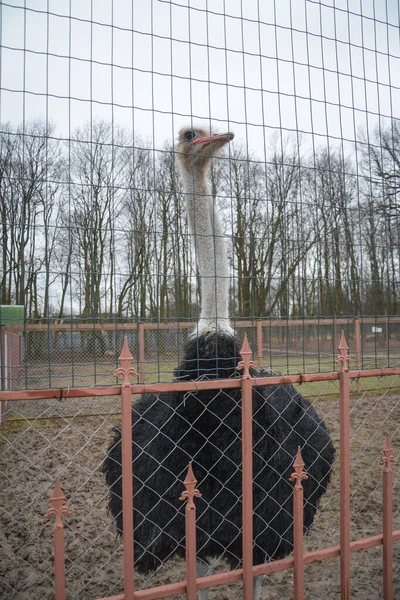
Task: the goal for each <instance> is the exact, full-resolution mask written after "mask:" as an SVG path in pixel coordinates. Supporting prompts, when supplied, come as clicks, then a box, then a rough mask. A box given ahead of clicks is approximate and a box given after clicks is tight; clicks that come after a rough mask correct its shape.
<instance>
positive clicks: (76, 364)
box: [0, 316, 400, 391]
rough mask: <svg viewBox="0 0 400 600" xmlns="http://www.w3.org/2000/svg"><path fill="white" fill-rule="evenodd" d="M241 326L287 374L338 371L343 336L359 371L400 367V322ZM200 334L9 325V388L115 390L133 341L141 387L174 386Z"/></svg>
mask: <svg viewBox="0 0 400 600" xmlns="http://www.w3.org/2000/svg"><path fill="white" fill-rule="evenodd" d="M234 325H235V331H236V336H237V338H238V341H239V343H242V341H243V337H244V334H245V333H246V334H247V337H248V339H249V341H250V344H251V346H252V348H253V350H254V359H255V361H256V363H257V364H258V365H260V366H264V367H267V368H268V367H269V368H272V369H273V370H275V371H277V372H279V373H289V374H293V373H298V372H311V371H312V372H316V371H327V370H332V369H334V368H335V360H336V359H335V354H336V348H335V339H336V338H337V336H338V335H340V330H341V329H344V331H345V333H346V338H347V339H348V340H349V344H350V345H351V348H352V353H353V355H354V360H355V366H357V368H371V367H387V366H397V365H398V364H400V317H393V316H386V317H379V316H375V317H363V318H354V317H337V318H330V319H320V318H315V319H270V320H265V319H257V320H237V321H235V324H234ZM195 329H196V323H194V322H192V321H187V322H185V321H183V322H182V321H181V322H169V323H161V322H156V323H153V322H143V323H126V322H125V323H118V324H116V323H111V322H103V323H92V322H89V323H88V322H82V323H63V324H45V323H37V324H35V323H27V324H25V325H23V324H22V325H7V326H2V328H1V331H2V345H1V349H2V350H1V353H0V363H1V364H2V365H3V366H2V371H1V373H2V379H1V384H2V389H23V388H29V389H33V388H47V387H48V388H69V387H82V386H87V385H101V384H104V383H109V382H110V369H111V367H112V365H113V364H116V363H117V361H118V348H119V347H120V345H121V343H122V340H123V338H124V336H125V335H126V336H128V341H129V346H130V348H131V349H132V352H133V353H134V355H135V358H136V363H135V368H136V370H137V372H138V382H143V381H145V380H146V381H147V382H150V381H151V382H155V381H158V382H162V381H169V380H170V379H171V376H172V371H173V369H174V367H175V366H176V364H177V363H179V360H180V358H181V356H182V351H183V347H184V344H185V342H186V340H187V338H188V335H189V333H190V332H191V331H194V330H195ZM3 355H4V359H5V360H4V361H2V360H1V356H3ZM357 389H358V391H360V386H359V385H358V387H357Z"/></svg>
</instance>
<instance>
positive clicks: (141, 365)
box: [138, 323, 145, 383]
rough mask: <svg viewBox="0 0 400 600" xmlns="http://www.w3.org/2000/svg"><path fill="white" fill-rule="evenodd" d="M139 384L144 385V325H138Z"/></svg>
mask: <svg viewBox="0 0 400 600" xmlns="http://www.w3.org/2000/svg"><path fill="white" fill-rule="evenodd" d="M138 327H139V383H144V379H145V376H144V375H145V374H144V357H145V353H144V323H139V325H138Z"/></svg>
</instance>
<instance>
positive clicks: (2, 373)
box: [0, 325, 21, 426]
mask: <svg viewBox="0 0 400 600" xmlns="http://www.w3.org/2000/svg"><path fill="white" fill-rule="evenodd" d="M20 355H21V347H20V336H19V335H18V334H16V333H13V332H11V331H7V330H6V327H5V326H4V325H2V326H1V339H0V381H1V388H0V389H1V390H12V389H14V385H15V372H16V370H17V369H18V368H19V366H20ZM0 418H1V423H2V425H3V426H4V423H5V418H6V404H5V402H3V401H2V402H1V403H0Z"/></svg>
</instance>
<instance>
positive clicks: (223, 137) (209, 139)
mask: <svg viewBox="0 0 400 600" xmlns="http://www.w3.org/2000/svg"><path fill="white" fill-rule="evenodd" d="M234 137H235V134H233V133H231V132H228V133H214V135H210V136H204V137H200V138H196V139H195V140H194V141H193V145H195V144H212V143H213V142H218V143H221V142H222V143H223V144H226V143H227V142H230V141H231V140H233V138H234Z"/></svg>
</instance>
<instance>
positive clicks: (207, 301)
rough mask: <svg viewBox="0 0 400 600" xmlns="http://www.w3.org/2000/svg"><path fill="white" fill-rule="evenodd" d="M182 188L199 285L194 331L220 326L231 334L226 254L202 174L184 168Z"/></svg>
mask: <svg viewBox="0 0 400 600" xmlns="http://www.w3.org/2000/svg"><path fill="white" fill-rule="evenodd" d="M184 189H185V194H186V206H187V214H188V220H189V227H190V230H191V233H192V235H193V239H194V246H195V251H196V260H197V266H198V270H199V275H200V285H201V312H200V321H199V324H198V329H197V330H196V333H203V332H204V333H205V332H207V331H216V330H219V331H226V332H229V334H233V330H232V328H231V326H230V323H229V314H228V310H229V265H228V256H227V252H226V246H225V240H224V237H223V233H222V226H221V222H220V219H219V216H218V214H217V212H216V210H215V207H214V203H213V200H212V196H211V191H210V188H209V185H208V183H207V181H206V178H205V174H204V173H202V172H201V173H200V172H197V171H194V172H185V173H184Z"/></svg>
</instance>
